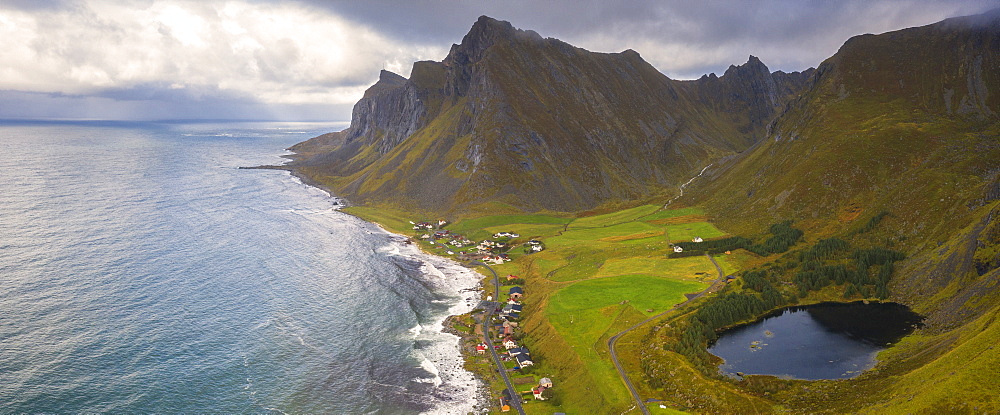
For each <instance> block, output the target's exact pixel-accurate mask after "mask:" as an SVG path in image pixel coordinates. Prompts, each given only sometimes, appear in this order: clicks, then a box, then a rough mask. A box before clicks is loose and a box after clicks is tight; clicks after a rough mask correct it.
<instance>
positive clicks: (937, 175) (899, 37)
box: [675, 10, 1000, 413]
mask: <svg viewBox="0 0 1000 415" xmlns="http://www.w3.org/2000/svg"><path fill="white" fill-rule="evenodd" d="M767 131H768V136H767V137H766V138H765V139H763V140H760V141H759V142H757V143H756V144H754V145H753V146H752V147H751V148H749V149H748V150H746V151H744V152H743V153H740V154H737V155H734V156H731V157H727V158H725V159H724V160H720V161H719V162H717V163H716V164H714V165H713V166H712V168H710V169H708V170H707V171H706V172H705V174H704V175H703V176H702V177H700V178H699V179H698V180H696V181H694V182H693V183H692V185H691V186H689V187H688V188H687V189H686V192H685V193H686V194H685V196H684V197H683V198H681V199H679V200H678V201H677V202H675V203H678V204H694V205H699V206H704V207H705V209H706V210H707V211H708V212H709V213H710V216H711V217H713V218H714V219H715V220H716V221H717V223H719V225H720V226H721V227H722V228H724V229H727V230H729V231H731V232H736V233H743V234H754V233H758V232H761V231H762V230H763V229H765V228H766V226H767V225H768V224H770V223H775V222H778V221H783V220H792V221H793V222H794V223H795V226H796V227H799V228H801V229H803V230H805V232H806V236H807V238H808V239H809V240H810V241H809V242H815V241H816V240H819V239H822V238H827V237H838V238H844V239H847V240H848V241H850V242H851V243H852V244H853V245H854V246H857V247H888V248H891V249H894V250H898V251H901V252H905V253H906V255H907V259H906V260H904V261H901V262H899V263H898V264H897V268H896V273H895V274H894V276H893V277H892V279H891V281H890V284H889V287H890V293H891V295H890V296H889V299H890V300H892V301H896V302H900V303H904V304H906V305H909V306H910V307H912V308H913V309H914V310H916V311H917V312H919V313H921V314H923V315H925V316H926V317H927V319H926V320H925V322H924V323H925V326H924V329H923V330H921V331H920V332H919V334H918V335H916V336H912V337H910V338H908V339H907V340H905V341H904V342H902V344H901V345H898V346H897V347H895V348H893V349H892V351H891V352H887V353H884V354H882V355H880V357H879V360H880V363H879V366H878V368H877V370H876V371H874V372H872V373H869V374H866V375H865V376H862V377H860V378H859V379H858V380H856V381H852V382H851V383H850V387H849V388H844V387H838V386H837V384H836V383H816V384H810V385H808V387H806V386H805V385H801V387H800V386H799V385H793V384H788V385H786V386H785V389H784V390H780V391H778V390H771V391H768V393H767V394H768V395H769V396H772V399H774V400H775V402H797V404H796V405H797V406H795V408H796V409H794V411H796V412H808V413H824V412H829V413H846V412H852V413H977V412H995V411H996V410H997V409H998V402H997V401H996V395H995V394H992V395H991V394H981V393H979V392H977V388H986V389H991V388H996V386H997V382H996V380H995V377H992V375H987V374H988V373H992V372H993V371H994V370H995V367H996V364H997V363H1000V359H998V358H997V357H996V356H997V355H996V354H995V352H994V351H993V350H991V349H993V345H995V344H996V341H997V339H998V338H1000V322H998V320H997V317H998V316H1000V10H995V11H992V12H988V13H985V14H981V15H977V16H968V17H959V18H952V19H947V20H944V21H942V22H939V23H935V24H931V25H928V26H923V27H915V28H909V29H903V30H898V31H893V32H889V33H884V34H879V35H871V34H868V35H861V36H855V37H853V38H851V39H849V40H848V41H847V42H846V43H844V45H843V46H842V47H841V48H840V50H839V51H838V52H837V53H836V54H835V55H834V56H832V57H830V58H829V59H827V60H826V61H824V62H823V63H822V64H820V65H819V66H818V68H817V69H816V71H815V74H814V75H813V77H812V79H811V80H810V81H809V86H808V87H807V89H806V90H805V91H804V92H802V93H801V95H800V96H799V97H797V98H794V99H792V100H791V101H789V104H788V106H787V108H786V109H785V110H784V111H783V113H782V114H780V115H779V116H778V117H776V118H775V119H774V121H773V122H772V123H771V124H770V125H769V126H768V128H767ZM972 385H975V386H974V387H971V388H970V387H969V386H972ZM758 392H760V393H763V392H761V391H758ZM739 393H743V392H739ZM734 396H736V395H734Z"/></svg>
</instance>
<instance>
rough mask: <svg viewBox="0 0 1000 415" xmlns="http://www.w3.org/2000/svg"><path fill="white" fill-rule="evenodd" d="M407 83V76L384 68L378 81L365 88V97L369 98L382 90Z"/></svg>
mask: <svg viewBox="0 0 1000 415" xmlns="http://www.w3.org/2000/svg"><path fill="white" fill-rule="evenodd" d="M405 84H406V78H403V77H402V76H400V75H398V74H395V73H392V72H389V71H387V70H385V69H383V70H382V72H379V74H378V82H376V83H375V84H374V85H372V86H370V87H368V89H366V90H365V95H364V97H365V98H369V97H371V96H374V95H377V94H379V93H381V92H384V91H388V90H390V89H394V88H398V87H401V86H403V85H405Z"/></svg>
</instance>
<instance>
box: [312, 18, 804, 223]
mask: <svg viewBox="0 0 1000 415" xmlns="http://www.w3.org/2000/svg"><path fill="white" fill-rule="evenodd" d="M808 77H809V73H803V74H799V73H795V74H784V73H780V72H778V73H775V74H771V73H770V72H769V71H768V70H767V67H766V66H764V64H763V63H761V62H760V61H759V60H758V59H757V58H755V57H751V58H750V60H749V61H748V62H747V63H746V64H744V65H741V66H733V67H731V68H730V69H729V70H728V71H727V72H726V73H725V74H724V75H723V76H722V77H715V76H714V75H713V76H712V77H706V78H703V79H701V80H698V81H673V80H671V79H669V78H667V77H666V76H664V75H663V74H661V73H660V72H658V71H657V70H656V69H655V68H653V67H652V66H651V65H649V64H648V63H647V62H645V61H644V60H643V59H642V58H641V57H640V56H639V54H638V53H636V52H635V51H632V50H627V51H624V52H621V53H612V54H605V53H593V52H589V51H586V50H583V49H580V48H576V47H573V46H571V45H569V44H566V43H564V42H561V41H559V40H556V39H543V38H542V37H541V36H539V35H538V34H537V33H535V32H532V31H524V30H518V29H515V28H513V27H512V26H511V25H510V23H507V22H501V21H497V20H494V19H490V18H488V17H485V16H484V17H481V18H480V19H479V20H478V21H477V22H476V23H475V24H474V25H473V27H472V29H471V30H470V31H469V33H468V34H467V35H466V36H465V37H464V38H463V40H462V43H461V44H459V45H453V46H452V48H451V51H450V52H449V54H448V56H447V57H446V58H445V59H444V60H443V61H442V62H440V63H437V62H418V63H416V64H414V67H413V71H412V73H411V76H410V79H409V80H403V78H401V77H398V76H396V75H394V74H389V73H383V74H382V76H381V79H380V80H379V82H378V83H376V84H375V85H374V86H373V87H372V88H371V89H369V90H368V91H367V92H366V94H365V97H364V98H362V99H361V100H360V101H359V102H358V104H357V105H356V106H355V109H354V114H353V118H352V122H351V127H350V128H349V129H347V130H345V131H344V132H343V133H342V134H341V136H342V137H341V136H337V139H333V136H322V137H317V139H315V140H312V141H310V142H306V143H303V144H301V145H299V146H296V147H294V148H293V150H295V151H298V152H300V155H301V156H302V157H301V158H300V159H299V160H298V161H297V162H296V164H295V168H297V169H299V170H300V171H302V172H303V173H304V174H306V175H309V176H311V177H313V178H314V179H317V180H318V181H320V182H323V183H325V184H327V185H329V186H330V187H332V188H333V189H334V190H335V191H337V192H338V193H340V194H341V195H343V196H345V197H347V198H348V199H350V200H353V201H355V202H375V203H379V202H387V203H395V204H399V205H403V206H409V207H411V208H414V209H421V210H428V211H444V210H449V209H459V208H465V207H469V206H474V205H480V204H484V203H488V202H501V203H504V204H507V205H510V206H514V207H517V208H521V209H527V210H537V209H551V210H561V211H578V210H584V209H589V208H593V207H595V206H599V205H601V204H603V203H607V202H621V201H638V200H649V199H653V198H656V197H663V196H666V195H669V194H670V193H671V192H673V191H674V189H675V188H676V185H677V184H678V183H680V182H681V181H682V180H686V178H687V177H689V176H690V175H692V174H693V172H695V171H697V170H699V169H700V168H702V167H703V166H705V165H707V164H709V163H711V162H712V161H713V160H716V159H718V158H720V157H723V156H726V155H731V154H735V153H738V152H741V151H744V150H746V149H747V148H748V147H749V146H751V145H752V144H753V143H755V142H757V141H759V140H760V138H762V137H763V136H764V135H765V132H766V127H767V125H768V123H769V122H770V121H771V120H772V119H773V118H774V116H775V115H776V114H777V112H778V111H779V110H780V109H781V108H782V107H783V106H784V105H785V103H786V102H788V100H789V99H791V98H793V97H795V96H796V95H797V94H798V92H799V91H800V90H801V89H802V88H803V87H804V86H805V84H806V83H805V80H806V79H808Z"/></svg>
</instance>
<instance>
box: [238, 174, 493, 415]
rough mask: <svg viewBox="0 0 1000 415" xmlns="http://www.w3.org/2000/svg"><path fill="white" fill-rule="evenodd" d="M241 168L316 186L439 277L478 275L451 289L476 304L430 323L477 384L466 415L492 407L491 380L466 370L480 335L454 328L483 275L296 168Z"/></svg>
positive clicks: (479, 292)
mask: <svg viewBox="0 0 1000 415" xmlns="http://www.w3.org/2000/svg"><path fill="white" fill-rule="evenodd" d="M241 169H260V170H283V171H287V172H288V173H289V175H290V176H291V177H292V178H293V180H295V181H298V182H299V183H301V184H303V185H306V186H309V187H313V188H316V189H319V190H322V191H323V192H325V193H326V194H327V195H328V196H329V197H330V198H332V199H334V200H335V202H336V206H335V207H334V209H335V210H337V211H338V212H340V213H342V214H345V215H349V216H352V217H354V218H357V219H358V220H360V221H363V222H365V223H370V224H372V225H374V226H376V227H377V228H378V229H379V230H381V231H382V232H384V233H385V234H386V235H387V236H388V241H389V245H390V247H391V248H392V251H393V252H391V253H390V254H395V255H401V256H404V257H407V258H410V259H413V260H416V261H419V262H420V263H421V264H422V265H424V266H426V267H429V268H430V269H432V270H434V271H436V272H435V273H437V274H439V275H438V277H441V276H444V274H443V273H442V271H441V268H446V269H449V270H450V271H452V272H454V271H456V270H458V269H461V270H464V271H465V272H467V273H471V274H474V275H475V277H474V280H475V284H474V286H473V287H471V288H470V287H465V288H458V287H450V288H453V289H456V290H455V291H456V292H462V291H464V292H470V293H472V294H473V296H472V297H470V298H474V299H476V301H473V302H471V303H470V302H469V301H468V300H469V299H470V298H467V299H464V300H463V299H460V297H456V298H457V299H456V300H455V301H454V302H453V303H452V304H451V305H450V307H449V310H448V313H447V315H445V316H443V317H441V318H439V319H435V322H434V324H430V325H428V326H429V327H430V328H431V329H432V331H437V332H439V333H441V334H444V335H448V336H452V337H453V338H454V341H453V342H451V341H449V344H450V345H453V346H454V352H455V355H454V356H455V357H456V358H457V363H458V365H457V367H458V368H459V369H460V370H461V371H462V372H464V374H467V375H468V377H469V378H471V379H472V382H473V383H474V385H475V391H474V392H473V393H472V396H471V400H472V402H471V405H470V406H471V408H469V410H468V411H464V412H468V413H480V412H483V411H485V410H486V409H487V408H489V407H490V404H491V402H492V400H493V398H492V395H493V393H492V392H493V391H492V390H491V388H490V386H489V380H488V379H485V378H484V377H483V376H482V374H480V373H476V372H475V371H472V370H469V369H468V368H466V365H468V364H469V363H470V361H471V359H473V358H474V355H473V351H472V349H470V348H469V347H467V343H469V342H470V341H472V342H476V343H478V341H480V337H481V336H480V335H477V334H476V331H475V329H473V330H472V333H463V332H461V331H459V330H457V329H456V328H455V327H454V324H455V322H456V320H457V319H458V318H460V317H462V316H465V315H469V314H470V313H471V312H472V311H473V310H474V309H475V307H476V306H478V305H479V301H480V300H481V299H482V298H483V281H485V280H486V278H487V277H486V276H485V275H483V274H481V273H480V272H479V271H478V270H476V269H475V268H473V267H470V266H467V265H465V264H462V263H460V262H458V261H455V260H454V259H453V258H449V257H444V256H440V255H436V254H434V253H432V252H429V251H427V250H425V249H424V247H423V246H421V245H420V244H417V243H412V241H411V239H410V237H408V236H406V235H401V234H398V233H395V232H392V231H390V230H389V229H388V228H386V227H385V226H383V225H382V224H381V223H378V222H375V221H368V220H366V219H364V218H362V217H360V216H357V215H354V214H351V213H350V212H346V211H343V210H342V208H344V207H347V206H349V201H347V200H346V199H343V198H341V197H339V196H337V195H336V194H334V192H333V191H332V190H331V189H329V188H327V187H326V186H324V185H322V184H320V183H319V182H317V181H315V180H313V179H311V178H310V177H308V176H307V175H305V174H302V173H301V172H299V171H298V170H296V169H295V168H294V167H291V166H255V167H241ZM434 262H437V264H435V263H434ZM442 266H443V267H442ZM421 269H422V270H423V269H424V267H423V266H422V267H421ZM427 271H430V270H426V271H424V272H423V276H424V277H425V278H426V279H427V280H431V279H432V278H433V277H434V275H432V273H431V272H427ZM428 282H429V281H428ZM423 329H424V326H418V328H416V333H417V335H419V333H421V332H422V331H423ZM422 366H423V365H422ZM428 372H431V373H432V374H433V375H435V377H436V378H437V379H438V381H440V372H438V373H435V372H436V369H435V370H428ZM446 376H447V375H446ZM442 403H443V402H442ZM454 409H455V408H449V407H438V408H435V409H432V410H430V411H427V412H424V413H428V414H451V413H455V412H454Z"/></svg>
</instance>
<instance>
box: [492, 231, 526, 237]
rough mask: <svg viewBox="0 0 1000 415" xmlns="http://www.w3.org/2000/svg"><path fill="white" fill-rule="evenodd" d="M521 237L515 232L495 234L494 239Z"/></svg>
mask: <svg viewBox="0 0 1000 415" xmlns="http://www.w3.org/2000/svg"><path fill="white" fill-rule="evenodd" d="M519 236H521V235H518V234H516V233H514V232H497V233H495V234H493V237H494V238H517V237H519Z"/></svg>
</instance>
